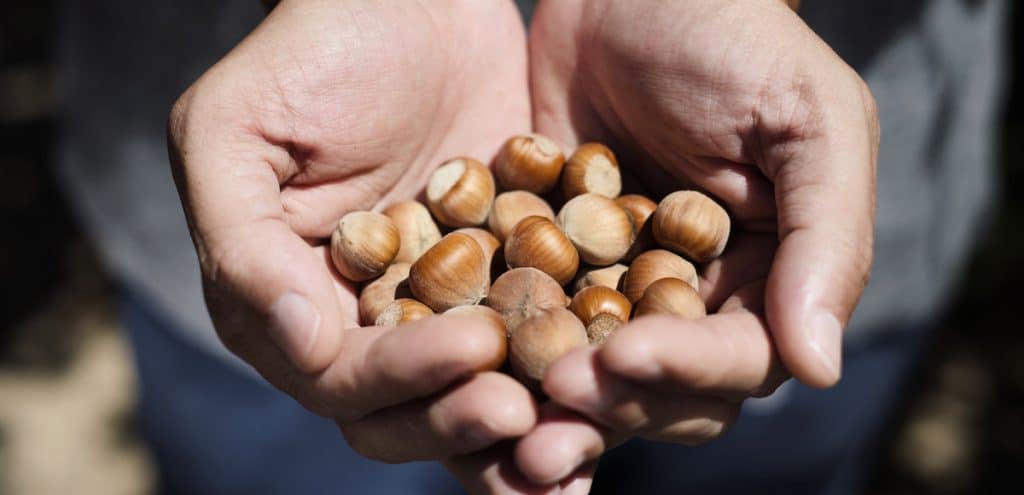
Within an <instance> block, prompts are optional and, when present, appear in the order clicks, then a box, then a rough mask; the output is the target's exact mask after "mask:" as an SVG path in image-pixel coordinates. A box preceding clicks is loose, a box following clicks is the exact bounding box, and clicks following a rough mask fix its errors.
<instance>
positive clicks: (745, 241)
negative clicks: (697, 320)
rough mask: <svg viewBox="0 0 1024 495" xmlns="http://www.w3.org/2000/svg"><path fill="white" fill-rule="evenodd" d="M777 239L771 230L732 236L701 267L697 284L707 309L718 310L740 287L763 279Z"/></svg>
mask: <svg viewBox="0 0 1024 495" xmlns="http://www.w3.org/2000/svg"><path fill="white" fill-rule="evenodd" d="M778 243H779V242H778V239H777V238H776V236H775V234H774V233H772V234H754V233H749V232H740V233H737V234H736V235H734V236H732V238H730V239H729V245H728V246H727V247H726V249H725V252H724V253H722V256H720V257H718V258H716V259H714V260H711V262H709V263H708V264H707V265H705V266H704V269H703V270H702V271H701V279H700V283H699V284H698V286H699V287H700V291H699V292H700V296H701V298H702V299H704V304H705V305H706V306H707V310H708V313H714V312H716V311H718V308H719V307H720V306H721V305H722V303H724V302H725V300H726V299H728V298H730V297H732V296H733V294H735V293H736V292H737V291H739V290H740V289H741V288H742V287H744V286H746V285H749V284H750V283H752V282H755V281H758V280H764V279H766V278H767V277H768V270H769V269H770V268H771V264H772V258H773V257H774V256H775V249H776V247H778Z"/></svg>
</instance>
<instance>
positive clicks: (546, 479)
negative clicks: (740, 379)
mask: <svg viewBox="0 0 1024 495" xmlns="http://www.w3.org/2000/svg"><path fill="white" fill-rule="evenodd" d="M622 438H624V437H622ZM620 441H621V440H620V439H619V437H618V436H616V435H615V434H614V433H613V432H612V431H611V430H607V429H604V428H602V427H600V426H597V425H595V424H594V423H592V422H591V421H589V420H588V419H586V418H585V417H583V416H581V415H579V414H577V413H575V412H573V411H570V410H567V409H565V408H563V407H561V406H559V405H556V404H550V403H549V404H545V405H544V406H542V407H541V419H540V421H539V422H538V423H537V426H536V427H534V429H533V430H531V431H530V432H529V433H528V434H527V435H526V436H524V437H523V438H522V439H520V440H519V441H518V442H517V443H516V448H515V462H516V467H517V468H518V470H519V472H520V473H522V475H523V476H525V477H526V479H528V480H530V481H531V482H533V483H537V484H539V485H551V484H554V483H558V482H561V481H563V480H565V479H567V478H569V477H570V475H572V474H573V473H575V472H577V471H579V469H580V468H581V467H583V466H585V465H586V464H587V463H590V462H593V461H595V460H596V459H597V458H598V457H599V456H600V455H601V454H602V453H604V451H605V450H607V449H608V448H610V447H611V446H612V445H614V444H618V443H619V442H620Z"/></svg>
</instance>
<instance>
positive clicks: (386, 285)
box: [359, 263, 412, 325]
mask: <svg viewBox="0 0 1024 495" xmlns="http://www.w3.org/2000/svg"><path fill="white" fill-rule="evenodd" d="M410 266H412V265H410V264H409V263H394V264H392V265H391V266H389V267H388V269H387V270H385V271H384V275H381V276H380V277H377V278H376V279H374V280H373V281H371V282H369V283H367V284H366V285H365V286H364V287H363V290H362V291H360V292H359V322H360V323H361V324H363V325H373V324H374V322H375V321H377V316H379V315H380V313H381V311H384V308H386V307H387V306H388V305H389V304H391V303H392V302H393V301H394V300H395V299H398V298H401V297H411V296H412V293H411V292H409V286H408V284H407V283H406V280H407V279H408V278H409V267H410Z"/></svg>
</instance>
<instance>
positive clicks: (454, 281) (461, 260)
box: [409, 232, 490, 312]
mask: <svg viewBox="0 0 1024 495" xmlns="http://www.w3.org/2000/svg"><path fill="white" fill-rule="evenodd" d="M489 282H490V276H489V274H488V266H487V258H486V256H485V255H484V251H483V250H482V249H480V244H478V243H477V241H476V240H474V239H473V238H472V237H470V236H468V235H466V234H463V233H459V232H452V233H451V234H448V235H446V236H444V237H442V238H441V240H440V241H438V243H437V244H434V247H432V248H430V249H428V250H427V252H425V253H423V256H420V259H418V260H416V262H415V263H413V265H412V268H410V269H409V289H410V290H412V293H413V295H414V296H416V299H419V300H420V301H422V302H423V303H424V304H426V305H427V306H430V308H431V309H433V310H434V311H437V312H441V311H446V310H448V309H451V308H453V307H455V306H462V305H467V304H476V303H478V302H480V300H481V299H483V298H484V297H485V296H486V295H487V286H488V284H489Z"/></svg>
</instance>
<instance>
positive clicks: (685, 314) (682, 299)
mask: <svg viewBox="0 0 1024 495" xmlns="http://www.w3.org/2000/svg"><path fill="white" fill-rule="evenodd" d="M653 314H664V315H673V316H678V317H680V318H685V319H688V320H695V319H697V318H703V317H704V316H706V315H707V309H706V308H705V307H704V301H702V300H701V298H700V295H698V294H697V291H695V290H693V287H691V286H690V284H688V283H686V282H683V281H682V280H679V279H678V278H663V279H661V280H658V281H656V282H654V283H653V284H651V285H650V287H648V288H647V290H645V291H644V295H643V297H641V298H640V300H639V301H637V302H636V307H635V309H634V311H633V316H634V317H641V316H644V315H653Z"/></svg>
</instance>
